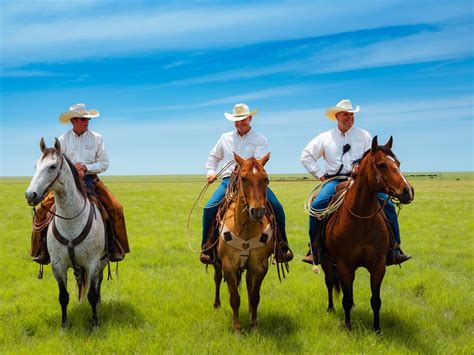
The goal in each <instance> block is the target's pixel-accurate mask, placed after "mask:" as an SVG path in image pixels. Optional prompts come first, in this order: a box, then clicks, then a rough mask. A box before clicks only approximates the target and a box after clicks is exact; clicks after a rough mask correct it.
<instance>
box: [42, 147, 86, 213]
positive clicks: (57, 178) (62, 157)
mask: <svg viewBox="0 0 474 355" xmlns="http://www.w3.org/2000/svg"><path fill="white" fill-rule="evenodd" d="M64 160H65V158H64V156H63V155H61V165H60V166H59V169H58V174H57V175H56V177H55V178H54V179H53V180H52V181H51V182H50V184H49V185H48V186H47V187H46V189H45V190H44V193H43V196H42V198H41V202H40V204H41V208H43V209H45V210H46V211H48V212H49V213H51V214H52V215H53V216H56V217H58V218H61V219H64V220H67V221H70V220H73V219H75V218H77V217H79V216H80V215H81V213H82V212H83V211H84V209H85V208H86V205H87V198H86V197H85V196H83V197H84V206H82V208H81V210H80V211H79V213H78V214H76V215H75V216H74V217H63V216H60V215H58V214H56V213H55V212H53V211H51V210H50V209H48V208H47V207H46V206H45V205H43V199H44V196H46V194H47V193H48V192H49V189H50V188H51V186H53V185H54V183H55V182H56V181H59V183H60V184H62V185H64V183H63V182H61V181H60V180H59V177H60V176H61V171H62V168H63V165H64ZM33 213H34V214H36V210H35V208H34V207H33Z"/></svg>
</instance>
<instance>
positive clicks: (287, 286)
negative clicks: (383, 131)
mask: <svg viewBox="0 0 474 355" xmlns="http://www.w3.org/2000/svg"><path fill="white" fill-rule="evenodd" d="M302 177H303V176H302V175H291V176H289V175H286V176H282V175H278V176H273V177H272V178H273V179H272V182H271V187H272V189H273V190H274V192H275V193H276V194H277V196H278V197H279V199H280V201H281V202H282V204H283V205H284V207H285V211H286V214H287V225H288V236H289V239H290V242H291V247H292V249H293V251H294V252H295V255H296V258H295V261H293V262H292V263H291V264H290V267H291V272H290V274H289V275H288V277H287V279H286V280H284V281H283V282H282V283H280V282H279V281H278V278H277V275H276V270H275V268H271V270H270V271H269V273H268V275H267V277H266V279H265V281H264V283H263V287H262V293H261V303H260V307H259V319H260V322H259V325H258V331H257V332H255V333H252V334H249V333H248V332H247V331H245V330H246V329H248V313H247V307H248V302H247V297H246V288H245V285H243V286H242V288H241V295H242V303H241V311H240V315H241V320H242V325H243V327H244V333H243V335H242V336H240V337H237V336H235V335H234V334H233V332H232V330H231V309H230V306H229V303H228V292H227V287H226V285H225V284H224V285H223V287H222V291H221V295H222V308H221V309H220V310H217V311H216V310H214V309H213V308H212V302H213V293H214V282H213V279H212V271H211V269H209V273H206V271H205V269H204V267H203V266H202V265H201V264H200V263H199V261H198V256H197V254H193V253H192V252H191V251H190V250H189V248H188V240H189V242H190V243H191V245H192V246H193V248H194V249H197V248H198V247H199V240H200V211H195V213H194V214H193V216H192V220H191V233H189V234H188V233H187V231H186V219H187V214H188V212H189V209H190V207H191V205H192V203H193V202H194V199H195V198H196V196H197V194H198V193H199V191H200V190H201V188H202V187H203V184H204V183H203V181H204V178H203V177H202V176H180V177H176V176H165V177H153V176H147V177H105V178H104V180H105V182H106V184H107V186H108V187H109V188H110V189H111V190H112V191H113V192H114V193H115V195H116V196H117V197H118V198H119V200H120V201H121V202H122V203H123V205H124V209H125V213H126V217H127V227H128V231H129V239H130V245H131V249H132V253H131V254H130V255H128V256H127V258H126V260H125V261H124V262H122V263H120V267H119V273H120V278H116V277H114V280H112V281H108V282H106V281H104V284H103V289H102V304H101V305H100V306H99V321H100V322H101V325H100V327H99V328H98V329H96V330H92V329H91V327H90V325H89V317H90V307H89V305H88V303H87V302H84V303H83V304H78V301H77V297H76V293H77V292H76V286H75V285H74V283H73V277H72V272H71V271H70V273H69V281H70V282H69V287H68V288H69V292H70V294H71V301H70V303H69V308H68V311H69V312H68V314H69V320H70V322H71V325H70V327H69V328H68V329H67V330H66V331H65V332H63V333H61V332H60V328H59V325H60V306H59V303H58V300H57V298H58V289H57V285H56V281H55V280H54V277H53V275H52V273H51V272H50V267H49V266H48V267H46V268H45V275H44V279H43V280H37V279H36V273H37V271H38V269H37V266H36V264H34V263H33V262H31V261H30V259H29V257H28V254H27V251H28V248H29V242H30V238H29V235H30V226H31V214H30V207H28V206H27V204H26V202H25V200H24V197H23V194H24V191H25V190H26V187H27V186H28V184H29V179H27V178H2V179H0V193H1V196H2V204H1V207H0V216H1V217H0V221H1V230H2V238H1V240H2V241H3V245H2V247H1V248H0V270H1V271H0V279H1V280H2V286H3V287H2V288H1V289H0V353H2V354H3V353H25V354H26V353H32V352H36V353H66V352H67V353H81V354H82V353H109V352H114V353H129V352H132V353H152V352H153V353H154V352H159V353H236V354H244V353H258V354H273V353H352V352H358V353H380V352H384V353H388V352H389V353H400V354H401V353H407V352H408V353H472V352H473V350H474V340H473V339H474V337H473V335H474V334H473V330H474V321H473V316H472V315H473V314H474V307H473V305H474V302H473V301H474V299H473V294H474V293H473V286H472V285H473V282H472V274H473V271H474V270H473V269H474V267H473V258H472V245H473V242H474V240H473V239H474V238H473V237H474V235H473V234H474V233H473V231H474V218H473V217H474V189H473V187H474V174H472V173H442V174H441V175H439V174H436V175H435V176H410V177H409V180H410V181H411V182H412V183H413V185H414V187H415V190H416V195H415V201H414V202H413V203H412V204H411V205H408V206H405V207H404V208H403V210H402V211H401V214H400V223H401V231H402V242H403V247H404V250H405V251H406V252H407V253H409V254H411V255H413V257H414V258H413V260H411V261H410V262H408V263H406V264H404V265H403V268H401V269H399V268H398V267H390V268H388V269H387V273H386V276H385V279H384V283H383V285H382V309H381V326H382V334H375V333H374V332H373V331H372V330H371V327H372V311H371V309H370V302H369V299H370V288H369V277H368V273H367V272H366V271H365V270H364V269H359V270H358V272H357V276H356V282H355V284H354V291H355V298H354V300H355V304H356V307H355V308H354V309H353V311H352V320H353V331H352V332H350V333H348V332H346V331H345V330H344V328H343V310H342V306H341V302H340V301H341V300H340V298H339V299H337V300H336V301H335V306H336V312H335V313H334V314H327V313H326V307H327V297H326V288H325V285H324V277H323V276H322V274H320V275H317V274H314V273H313V272H311V267H309V266H308V265H306V264H303V263H301V262H299V260H298V259H301V258H302V257H303V255H304V254H305V252H306V250H307V248H306V244H307V216H306V215H305V213H304V210H303V200H304V198H305V197H306V194H307V192H308V191H309V190H310V189H311V188H312V187H313V186H314V183H315V182H314V180H311V179H305V180H303V179H302ZM457 179H458V180H457ZM294 180H300V181H294ZM207 197H209V195H207Z"/></svg>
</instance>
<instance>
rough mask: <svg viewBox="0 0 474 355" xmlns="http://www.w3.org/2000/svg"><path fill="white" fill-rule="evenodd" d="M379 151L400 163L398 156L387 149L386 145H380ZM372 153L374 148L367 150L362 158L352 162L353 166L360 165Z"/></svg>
mask: <svg viewBox="0 0 474 355" xmlns="http://www.w3.org/2000/svg"><path fill="white" fill-rule="evenodd" d="M378 149H379V150H381V151H382V152H384V153H385V154H386V155H388V156H389V157H392V158H393V159H395V160H396V161H398V158H397V156H396V155H395V154H394V153H393V152H392V150H391V149H390V148H387V147H386V146H384V145H379V146H378ZM371 151H372V148H369V149H367V150H366V151H365V152H364V154H362V157H360V158H359V159H356V160H354V161H353V162H352V166H354V165H357V164H360V162H361V161H362V160H363V159H364V158H365V157H366V156H367V155H368V154H369V153H370V152H371Z"/></svg>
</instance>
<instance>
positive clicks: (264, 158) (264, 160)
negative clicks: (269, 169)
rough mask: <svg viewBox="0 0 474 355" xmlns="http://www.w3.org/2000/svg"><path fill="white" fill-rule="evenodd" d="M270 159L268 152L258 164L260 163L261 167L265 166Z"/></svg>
mask: <svg viewBox="0 0 474 355" xmlns="http://www.w3.org/2000/svg"><path fill="white" fill-rule="evenodd" d="M269 159H270V152H268V153H267V154H265V156H264V157H263V158H262V160H260V162H261V163H262V166H265V164H266V163H267V161H268V160H269Z"/></svg>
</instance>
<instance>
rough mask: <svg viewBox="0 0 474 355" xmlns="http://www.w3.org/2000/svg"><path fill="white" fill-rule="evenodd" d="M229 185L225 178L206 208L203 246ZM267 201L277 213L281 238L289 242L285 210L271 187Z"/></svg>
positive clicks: (203, 219) (203, 222)
mask: <svg viewBox="0 0 474 355" xmlns="http://www.w3.org/2000/svg"><path fill="white" fill-rule="evenodd" d="M228 184H229V178H228V177H226V178H223V179H222V182H221V184H220V185H219V186H218V187H217V189H216V191H214V193H213V194H212V196H211V198H210V199H209V201H208V202H207V204H206V207H204V211H203V216H202V240H201V245H203V244H205V243H206V239H207V233H208V231H209V228H211V226H212V222H213V221H214V219H215V218H216V215H217V210H218V208H219V206H216V204H217V203H219V201H220V200H222V199H223V198H224V195H225V191H226V189H227V185H228ZM267 199H268V202H269V203H270V205H271V206H272V208H273V211H274V212H275V217H276V223H277V227H278V230H279V231H280V238H281V240H282V241H285V242H287V241H288V240H287V238H286V230H285V211H284V210H283V206H282V205H281V203H280V201H278V199H277V197H276V196H275V194H274V193H273V191H272V190H271V189H270V188H269V187H268V188H267Z"/></svg>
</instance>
